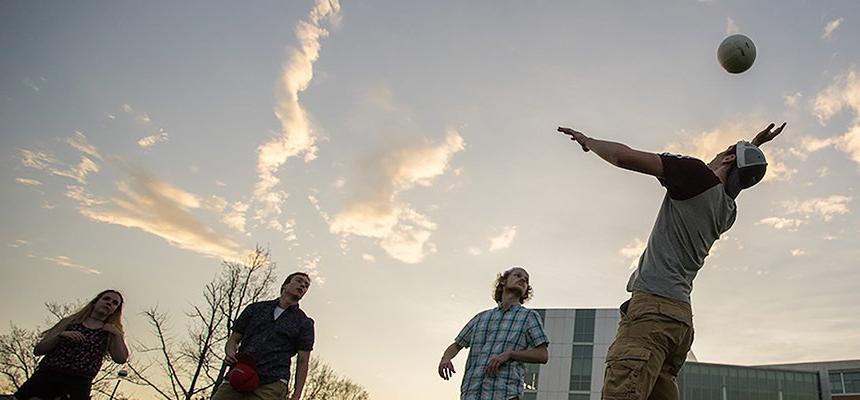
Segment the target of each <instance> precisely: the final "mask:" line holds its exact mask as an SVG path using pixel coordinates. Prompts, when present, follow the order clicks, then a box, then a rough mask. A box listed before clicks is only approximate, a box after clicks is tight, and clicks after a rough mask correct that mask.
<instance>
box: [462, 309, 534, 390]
mask: <svg viewBox="0 0 860 400" xmlns="http://www.w3.org/2000/svg"><path fill="white" fill-rule="evenodd" d="M454 342H455V343H457V344H458V345H460V346H462V347H469V348H470V349H469V358H468V359H467V360H466V371H465V372H464V373H463V384H462V385H461V386H460V399H461V400H508V399H510V398H513V397H522V395H523V385H524V381H523V375H524V368H523V363H522V362H520V361H515V360H508V361H507V362H505V363H504V364H502V366H501V367H500V368H499V372H498V373H497V374H496V376H494V377H493V376H489V375H487V373H486V369H487V363H488V362H489V360H490V357H492V356H494V355H496V354H499V353H502V352H505V351H519V350H527V349H531V348H534V347H538V346H540V345H542V344H548V343H549V339H548V338H547V336H546V332H544V329H543V325H542V324H541V320H540V315H539V314H538V313H537V311H534V310H530V309H528V308H525V307H523V306H522V305H519V304H514V305H512V306H511V307H509V308H508V309H503V308H502V307H501V306H499V307H496V308H493V309H489V310H486V311H482V312H481V313H479V314H478V315H476V316H475V317H474V318H472V320H471V321H469V323H468V324H466V326H465V327H464V328H463V330H462V331H461V332H460V334H459V335H457V338H456V339H454Z"/></svg>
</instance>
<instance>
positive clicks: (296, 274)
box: [281, 272, 311, 287]
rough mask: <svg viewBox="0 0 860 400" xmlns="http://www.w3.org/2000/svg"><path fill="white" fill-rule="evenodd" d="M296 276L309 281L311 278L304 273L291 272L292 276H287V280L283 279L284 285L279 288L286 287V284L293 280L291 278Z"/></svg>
mask: <svg viewBox="0 0 860 400" xmlns="http://www.w3.org/2000/svg"><path fill="white" fill-rule="evenodd" d="M298 275H301V276H304V277H305V278H308V280H311V277H310V276H309V275H308V274H306V273H304V272H293V273H292V274H289V275H287V279H284V283H283V284H282V285H281V287H284V286H286V285H287V284H288V283H290V281H291V280H293V277H295V276H298Z"/></svg>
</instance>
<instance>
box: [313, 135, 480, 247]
mask: <svg viewBox="0 0 860 400" xmlns="http://www.w3.org/2000/svg"><path fill="white" fill-rule="evenodd" d="M464 147H465V143H464V141H463V138H462V137H461V136H460V134H459V133H457V132H456V131H451V132H449V133H448V135H447V136H446V138H445V141H444V142H442V143H440V144H438V145H430V144H428V145H424V146H415V147H407V148H400V149H395V150H392V151H390V152H388V153H387V154H385V155H384V156H382V157H380V158H379V159H377V160H376V165H375V166H373V167H371V168H368V169H367V171H369V174H371V175H374V176H368V177H367V178H369V180H370V181H371V182H374V183H373V184H372V185H370V187H368V189H369V190H370V194H369V195H367V196H365V197H364V198H363V199H360V200H357V201H354V202H352V203H351V204H349V205H348V206H347V207H345V209H344V210H343V211H341V212H339V213H337V214H336V215H335V216H333V217H331V218H330V219H329V224H330V225H329V228H330V230H331V232H332V233H335V234H339V235H343V236H349V235H355V236H363V237H368V238H373V239H377V240H378V242H379V244H380V246H381V247H382V248H383V249H384V250H385V252H386V253H388V255H390V256H391V257H394V258H395V259H398V260H400V261H403V262H406V263H418V262H420V261H421V260H423V259H424V257H425V256H426V255H428V254H430V253H433V252H435V251H436V247H435V245H434V244H433V243H430V242H429V241H428V240H429V238H430V235H431V234H432V232H433V231H434V230H435V229H436V224H435V223H434V222H433V221H431V220H430V219H429V218H428V217H427V216H425V215H423V214H421V213H419V212H418V211H416V210H415V209H414V208H413V207H412V206H411V205H409V204H407V203H405V202H403V201H402V200H400V199H399V195H400V194H401V193H402V192H404V191H406V190H409V189H411V188H413V187H415V186H431V185H432V181H433V180H434V179H435V178H437V177H439V176H441V175H442V174H444V173H445V172H446V171H447V170H448V169H449V164H450V161H451V158H452V157H453V156H454V154H456V153H457V152H459V151H461V150H463V149H464Z"/></svg>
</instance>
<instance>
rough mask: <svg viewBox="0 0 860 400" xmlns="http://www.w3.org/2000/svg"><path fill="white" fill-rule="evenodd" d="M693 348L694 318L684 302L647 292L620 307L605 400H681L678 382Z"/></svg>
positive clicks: (607, 360) (611, 347)
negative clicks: (678, 377)
mask: <svg viewBox="0 0 860 400" xmlns="http://www.w3.org/2000/svg"><path fill="white" fill-rule="evenodd" d="M692 344H693V313H692V310H691V308H690V305H689V304H687V303H684V302H682V301H678V300H673V299H669V298H665V297H661V296H655V295H652V294H648V293H644V292H634V293H633V297H632V298H631V299H630V300H629V301H628V302H625V303H624V304H623V305H622V306H621V322H620V323H619V324H618V335H617V336H616V337H615V341H614V342H613V343H612V345H611V346H609V353H608V354H607V355H606V372H605V375H604V378H603V396H602V398H603V399H604V400H678V399H679V397H680V396H679V394H678V385H677V383H676V382H675V378H676V377H677V376H678V373H679V372H680V371H681V367H682V366H684V361H685V360H686V359H687V352H689V351H690V346H691V345H692Z"/></svg>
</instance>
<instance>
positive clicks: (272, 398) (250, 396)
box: [212, 381, 289, 400]
mask: <svg viewBox="0 0 860 400" xmlns="http://www.w3.org/2000/svg"><path fill="white" fill-rule="evenodd" d="M287 394H289V389H288V388H287V384H286V383H284V382H282V381H277V382H272V383H269V384H265V385H260V386H259V387H257V389H255V390H254V391H253V392H250V393H242V392H238V391H236V389H233V387H232V386H230V384H229V383H228V382H226V381H225V382H224V383H222V384H221V386H219V387H218V392H216V393H215V396H213V397H212V400H284V399H286V398H287Z"/></svg>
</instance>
